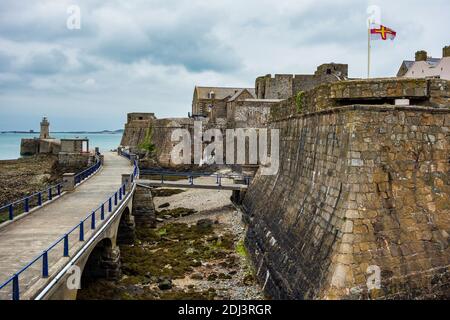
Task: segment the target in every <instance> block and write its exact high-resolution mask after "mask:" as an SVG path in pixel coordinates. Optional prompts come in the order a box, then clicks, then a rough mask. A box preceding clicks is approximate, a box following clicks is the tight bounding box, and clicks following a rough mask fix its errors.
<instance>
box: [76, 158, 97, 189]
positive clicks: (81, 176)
mask: <svg viewBox="0 0 450 320" xmlns="http://www.w3.org/2000/svg"><path fill="white" fill-rule="evenodd" d="M101 166H102V163H101V161H100V160H99V159H97V160H96V162H95V164H94V165H92V166H90V167H89V168H87V169H86V170H84V171H81V172H80V173H78V174H77V175H75V185H78V184H80V183H81V182H83V181H84V180H86V179H87V178H89V177H90V176H91V175H93V174H94V173H96V172H97V171H98V169H100V167H101Z"/></svg>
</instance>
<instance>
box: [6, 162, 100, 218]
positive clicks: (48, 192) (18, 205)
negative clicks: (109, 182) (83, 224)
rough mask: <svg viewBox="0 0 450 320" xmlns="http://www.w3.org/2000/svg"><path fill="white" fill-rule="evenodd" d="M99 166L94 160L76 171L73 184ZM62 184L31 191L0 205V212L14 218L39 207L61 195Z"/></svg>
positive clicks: (93, 171) (79, 181) (80, 180)
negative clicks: (22, 196) (18, 198)
mask: <svg viewBox="0 0 450 320" xmlns="http://www.w3.org/2000/svg"><path fill="white" fill-rule="evenodd" d="M100 167H101V162H100V161H99V160H97V161H96V163H95V164H94V165H92V166H91V167H89V168H87V169H86V170H84V171H82V172H80V173H78V174H77V175H76V176H75V185H78V184H80V183H81V182H82V181H83V180H85V179H86V178H88V177H89V176H91V175H92V174H94V173H95V172H97V170H98V169H99V168H100ZM62 188H63V184H62V183H58V184H56V185H54V186H50V187H48V188H47V189H45V190H42V191H39V192H36V193H33V194H31V195H29V196H27V197H25V198H23V199H20V200H17V201H15V202H12V203H9V204H7V205H4V206H2V207H0V213H6V212H7V213H8V219H7V220H10V221H11V220H14V218H15V217H16V216H18V215H20V214H22V213H27V212H30V210H31V209H33V208H36V207H41V206H42V205H43V204H44V203H45V202H47V201H52V200H54V197H55V196H58V197H59V196H61V193H62Z"/></svg>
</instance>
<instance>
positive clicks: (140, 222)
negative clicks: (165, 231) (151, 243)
mask: <svg viewBox="0 0 450 320" xmlns="http://www.w3.org/2000/svg"><path fill="white" fill-rule="evenodd" d="M133 216H134V221H135V223H136V227H142V228H156V211H155V205H154V203H153V196H152V193H151V191H150V189H147V188H143V187H140V186H137V187H136V191H135V192H134V198H133Z"/></svg>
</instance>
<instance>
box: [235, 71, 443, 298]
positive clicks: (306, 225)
mask: <svg viewBox="0 0 450 320" xmlns="http://www.w3.org/2000/svg"><path fill="white" fill-rule="evenodd" d="M448 85H449V82H448V81H442V80H423V81H422V80H420V81H415V80H409V81H397V80H394V79H391V80H369V81H363V80H361V81H346V82H339V83H333V84H327V85H323V86H320V87H319V88H317V89H316V90H315V91H314V90H313V91H311V92H308V93H307V97H306V98H305V102H304V105H303V108H302V110H299V109H297V106H296V104H295V102H294V101H293V99H290V100H287V101H284V102H282V103H280V104H279V105H277V106H275V107H273V108H272V110H271V120H270V127H271V128H278V129H280V136H281V144H280V159H281V160H280V170H279V172H278V174H277V175H274V176H261V175H260V174H259V173H258V174H257V176H256V177H255V179H254V181H253V182H252V185H251V186H250V188H249V190H248V192H247V195H246V197H245V199H244V211H245V212H246V220H247V222H248V224H249V228H248V234H247V239H246V245H247V247H248V248H249V250H250V252H251V256H252V259H253V261H254V264H255V266H256V268H257V271H258V277H259V279H260V280H261V282H262V283H266V290H267V291H268V293H269V295H270V296H272V297H273V298H289V299H347V298H352V299H360V298H368V297H370V298H448V297H449V296H450V288H449V282H450V273H449V271H450V269H449V266H450V247H449V244H450V238H449V234H450V218H449V217H450V206H449V204H450V182H449V174H450V165H449V154H450V134H449V132H450V103H449V100H448V96H449V92H450V91H449V87H448ZM321 92H322V93H324V95H321V94H320V93H321ZM405 97H411V98H412V99H416V101H417V102H418V104H421V106H411V105H408V106H395V105H392V104H387V103H386V101H390V99H392V98H405ZM342 99H344V100H345V99H348V100H347V103H348V105H344V104H345V101H344V100H342ZM320 101H324V102H323V103H321V102H320ZM356 101H359V102H360V104H351V103H353V102H356ZM363 102H365V104H362V103H363ZM372 102H376V103H379V104H371V103H372ZM327 106H328V107H327ZM370 266H377V267H379V268H380V271H381V284H382V285H381V288H380V289H379V290H370V291H369V290H368V287H367V280H368V278H369V276H370V275H371V273H370V272H369V271H370V270H371V269H369V267H370Z"/></svg>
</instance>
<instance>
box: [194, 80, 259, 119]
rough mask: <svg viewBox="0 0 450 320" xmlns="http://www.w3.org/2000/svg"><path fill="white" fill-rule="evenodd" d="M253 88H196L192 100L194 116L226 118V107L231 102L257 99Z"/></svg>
mask: <svg viewBox="0 0 450 320" xmlns="http://www.w3.org/2000/svg"><path fill="white" fill-rule="evenodd" d="M255 97H256V96H255V89H253V88H228V87H201V86H196V87H195V89H194V96H193V98H192V116H193V117H199V116H200V117H207V118H209V119H211V120H214V119H217V118H226V116H227V112H226V106H227V103H228V102H229V101H230V100H231V101H236V100H239V99H245V98H255Z"/></svg>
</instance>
